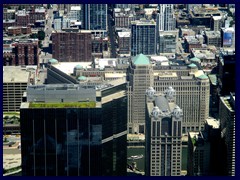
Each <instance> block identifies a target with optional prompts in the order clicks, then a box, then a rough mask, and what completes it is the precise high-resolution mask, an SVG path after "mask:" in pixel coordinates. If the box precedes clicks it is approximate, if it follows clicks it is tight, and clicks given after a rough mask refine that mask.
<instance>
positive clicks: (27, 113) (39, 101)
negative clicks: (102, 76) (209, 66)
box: [20, 80, 127, 176]
mask: <svg viewBox="0 0 240 180" xmlns="http://www.w3.org/2000/svg"><path fill="white" fill-rule="evenodd" d="M20 116H21V120H22V121H21V132H22V134H21V142H22V174H23V175H24V176H105V175H108V176H111V175H119V176H120V175H126V163H127V162H126V159H127V154H126V153H127V149H126V147H127V144H126V142H127V141H126V140H127V97H126V82H125V81H121V80H120V81H115V82H113V83H112V84H110V83H108V84H105V85H102V86H98V87H95V86H92V87H90V86H87V85H86V86H84V85H62V84H61V85H59V84H57V85H41V86H29V87H28V89H27V102H23V103H22V104H21V110H20Z"/></svg>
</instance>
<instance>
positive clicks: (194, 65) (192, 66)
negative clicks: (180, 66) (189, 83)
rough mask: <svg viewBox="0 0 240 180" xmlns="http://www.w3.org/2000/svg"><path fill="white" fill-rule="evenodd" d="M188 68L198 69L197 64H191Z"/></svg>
mask: <svg viewBox="0 0 240 180" xmlns="http://www.w3.org/2000/svg"><path fill="white" fill-rule="evenodd" d="M188 67H191V68H194V67H197V66H196V64H193V63H192V64H189V65H188Z"/></svg>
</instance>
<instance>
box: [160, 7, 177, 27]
mask: <svg viewBox="0 0 240 180" xmlns="http://www.w3.org/2000/svg"><path fill="white" fill-rule="evenodd" d="M157 26H158V27H157V30H158V31H171V30H174V29H175V28H176V18H175V15H174V8H173V4H159V14H158V15H157Z"/></svg>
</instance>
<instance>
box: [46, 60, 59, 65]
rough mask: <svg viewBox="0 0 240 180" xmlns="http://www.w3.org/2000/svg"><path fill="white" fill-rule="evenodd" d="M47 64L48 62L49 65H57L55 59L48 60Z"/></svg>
mask: <svg viewBox="0 0 240 180" xmlns="http://www.w3.org/2000/svg"><path fill="white" fill-rule="evenodd" d="M48 62H50V63H51V64H57V63H58V60H56V59H49V60H48Z"/></svg>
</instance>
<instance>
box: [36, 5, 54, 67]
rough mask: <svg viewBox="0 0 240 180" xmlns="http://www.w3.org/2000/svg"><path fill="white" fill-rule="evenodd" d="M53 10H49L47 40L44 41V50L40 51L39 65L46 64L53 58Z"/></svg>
mask: <svg viewBox="0 0 240 180" xmlns="http://www.w3.org/2000/svg"><path fill="white" fill-rule="evenodd" d="M52 22H53V9H48V10H47V15H46V25H45V29H44V32H45V39H44V40H43V41H42V45H43V46H42V50H41V51H40V56H39V63H46V62H48V60H49V59H51V58H52V47H51V44H52V41H51V40H50V37H51V34H52V30H53V28H52Z"/></svg>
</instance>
